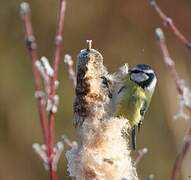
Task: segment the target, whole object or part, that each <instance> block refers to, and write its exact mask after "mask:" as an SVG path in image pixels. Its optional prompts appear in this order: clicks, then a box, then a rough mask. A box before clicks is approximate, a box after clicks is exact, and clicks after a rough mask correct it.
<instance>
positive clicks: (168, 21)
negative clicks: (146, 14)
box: [149, 0, 191, 49]
mask: <svg viewBox="0 0 191 180" xmlns="http://www.w3.org/2000/svg"><path fill="white" fill-rule="evenodd" d="M149 2H150V5H151V6H152V7H153V8H154V10H155V11H156V13H157V14H158V15H159V17H160V18H161V19H162V21H163V24H164V25H165V26H167V27H169V28H170V29H171V30H172V32H173V33H174V34H175V35H176V36H177V37H178V38H179V39H180V41H181V42H182V43H183V44H184V45H185V46H186V47H187V48H188V49H191V42H190V41H188V40H187V39H186V37H185V36H184V35H183V34H182V33H181V32H180V30H179V29H178V28H177V26H176V25H175V24H174V22H173V20H172V19H171V18H170V17H168V16H167V15H166V14H165V13H164V12H163V11H162V10H161V8H160V7H159V5H158V4H157V3H156V1H155V0H149Z"/></svg>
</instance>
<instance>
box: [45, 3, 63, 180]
mask: <svg viewBox="0 0 191 180" xmlns="http://www.w3.org/2000/svg"><path fill="white" fill-rule="evenodd" d="M65 8H66V2H65V0H60V3H59V11H58V18H57V29H56V36H55V52H54V61H53V63H54V65H53V70H54V75H53V77H52V79H51V85H50V95H49V99H50V100H52V101H53V105H55V103H54V100H53V99H54V97H55V95H56V82H57V79H58V66H59V63H60V58H61V42H62V32H63V25H64V15H65ZM48 120H49V121H48V122H49V133H48V134H49V142H48V156H49V157H50V158H49V165H50V176H51V177H52V179H56V170H55V169H53V167H52V160H53V158H52V154H53V146H54V124H55V112H54V110H53V109H51V110H50V112H49V116H48Z"/></svg>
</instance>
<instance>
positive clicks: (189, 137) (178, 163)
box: [156, 28, 191, 180]
mask: <svg viewBox="0 0 191 180" xmlns="http://www.w3.org/2000/svg"><path fill="white" fill-rule="evenodd" d="M156 36H157V38H158V42H159V46H160V49H161V51H162V54H163V58H164V62H165V64H166V66H167V68H168V70H169V71H170V73H171V77H172V79H173V80H174V82H175V84H176V88H177V91H178V93H179V95H180V96H181V97H183V100H185V99H187V98H189V97H187V96H186V95H187V94H186V92H185V91H187V90H188V89H186V88H187V87H185V85H184V84H183V83H182V80H181V79H180V77H179V75H178V73H177V71H176V67H175V63H174V61H173V59H172V58H171V57H170V54H169V51H168V48H167V45H166V42H165V36H164V34H163V32H162V30H161V29H159V28H158V29H156ZM183 105H184V107H185V108H186V109H188V110H189V111H190V112H191V104H190V103H189V104H187V103H185V102H184V103H183ZM190 148H191V126H190V127H189V130H188V132H187V133H186V135H185V138H184V144H183V147H182V150H181V151H180V153H179V154H178V156H177V158H176V160H175V162H174V166H173V170H172V176H171V180H177V179H178V177H179V176H180V170H181V167H182V163H183V160H184V158H185V156H186V155H187V153H188V151H189V150H190Z"/></svg>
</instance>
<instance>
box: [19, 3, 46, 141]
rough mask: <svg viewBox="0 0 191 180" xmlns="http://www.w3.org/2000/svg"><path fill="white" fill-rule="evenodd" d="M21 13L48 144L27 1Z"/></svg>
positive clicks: (22, 6)
mask: <svg viewBox="0 0 191 180" xmlns="http://www.w3.org/2000/svg"><path fill="white" fill-rule="evenodd" d="M21 15H22V19H23V23H24V29H25V40H26V45H27V48H28V50H29V54H30V56H31V60H32V70H33V76H34V83H35V95H36V97H37V102H38V111H39V116H40V123H41V127H42V131H43V136H44V141H45V143H46V144H47V143H48V124H47V115H46V112H45V106H44V99H43V97H42V95H40V94H42V93H41V92H42V89H41V77H40V74H39V72H38V70H37V69H36V66H35V63H36V61H37V60H38V55H37V44H36V40H35V36H34V34H33V28H32V23H31V17H30V7H29V5H28V4H27V3H25V2H23V3H22V4H21Z"/></svg>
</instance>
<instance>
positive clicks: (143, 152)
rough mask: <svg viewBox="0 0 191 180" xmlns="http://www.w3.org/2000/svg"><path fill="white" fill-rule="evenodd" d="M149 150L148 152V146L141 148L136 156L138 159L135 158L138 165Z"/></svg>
mask: <svg viewBox="0 0 191 180" xmlns="http://www.w3.org/2000/svg"><path fill="white" fill-rule="evenodd" d="M147 152H148V149H147V148H143V149H140V150H139V151H138V155H137V157H136V159H135V165H137V164H138V163H139V162H140V160H141V159H142V158H143V156H144V155H145V154H147Z"/></svg>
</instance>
